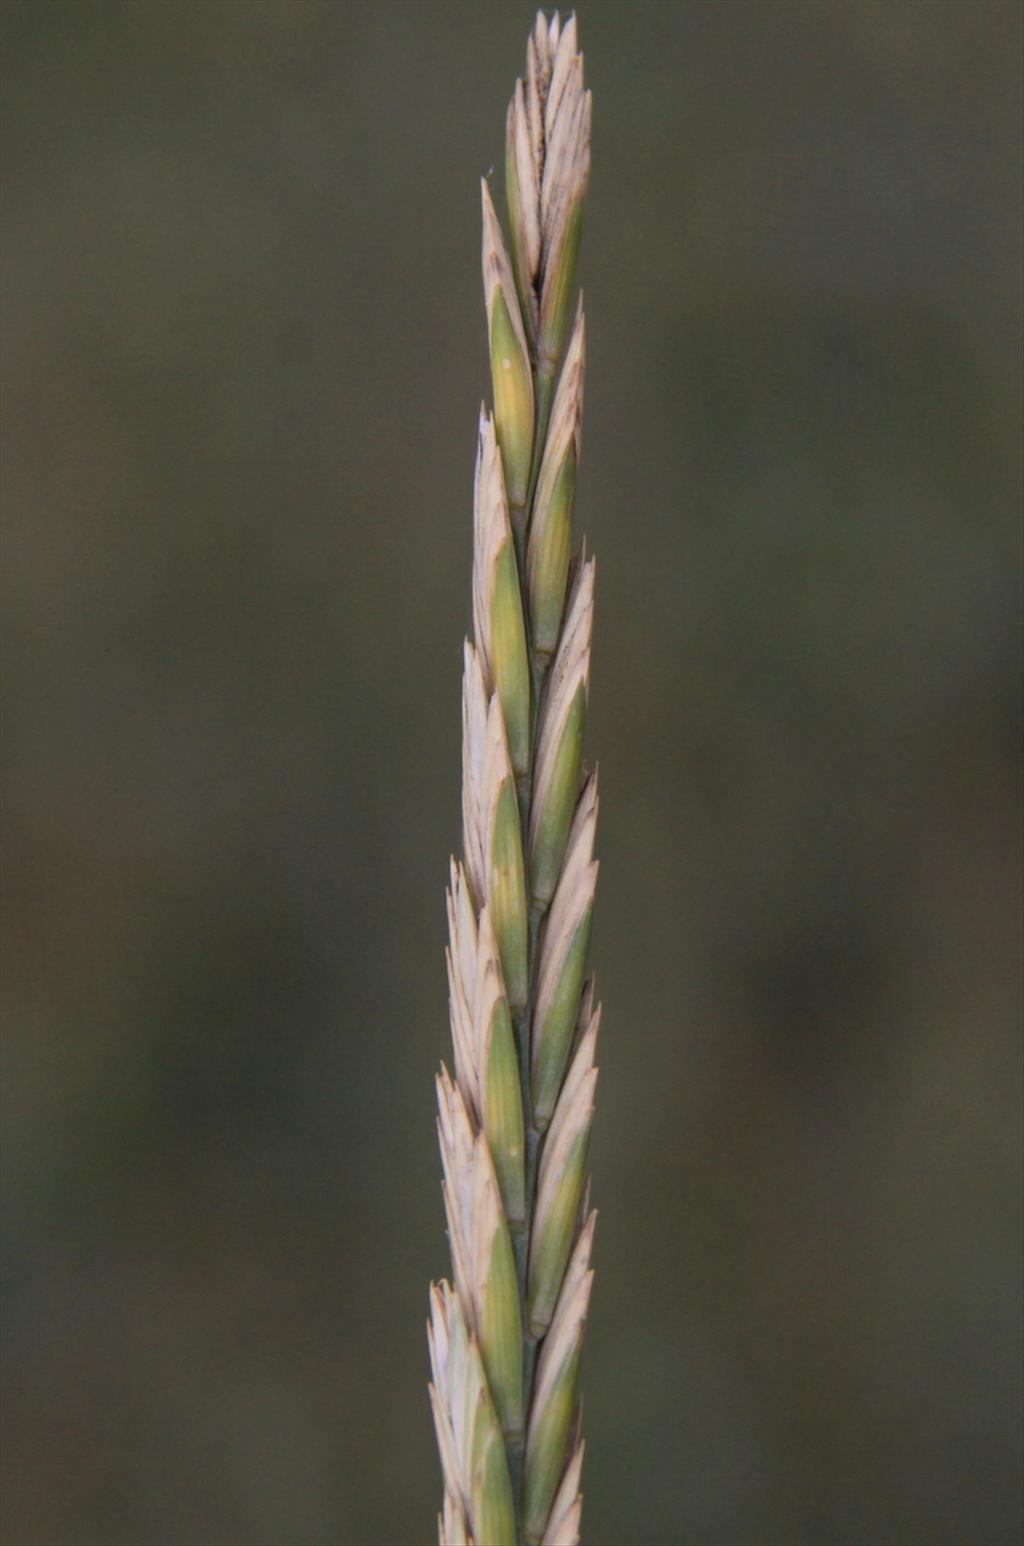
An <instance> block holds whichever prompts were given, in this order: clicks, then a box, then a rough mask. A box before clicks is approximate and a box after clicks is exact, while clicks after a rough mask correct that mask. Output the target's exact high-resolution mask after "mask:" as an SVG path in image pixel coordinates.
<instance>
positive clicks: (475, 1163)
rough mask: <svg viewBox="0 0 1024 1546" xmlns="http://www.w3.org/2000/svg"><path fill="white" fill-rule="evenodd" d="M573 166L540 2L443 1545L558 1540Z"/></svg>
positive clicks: (495, 472) (475, 645)
mask: <svg viewBox="0 0 1024 1546" xmlns="http://www.w3.org/2000/svg"><path fill="white" fill-rule="evenodd" d="M589 170H590V94H589V92H587V91H585V90H584V86H583V60H582V56H581V55H580V54H579V52H578V50H577V46H576V23H575V19H574V18H570V19H569V20H568V21H567V22H566V23H565V24H564V25H563V24H562V23H561V22H560V20H559V18H558V16H557V15H556V16H555V17H554V18H553V19H552V20H550V21H548V20H546V19H545V17H544V16H543V15H538V17H537V21H536V25H535V27H534V29H533V32H532V34H531V36H530V39H529V42H528V46H527V65H526V75H525V79H524V80H521V81H519V82H517V84H516V88H515V94H514V96H513V99H512V103H511V105H510V107H509V113H508V120H507V143H506V196H507V206H508V212H509V220H510V226H511V232H510V241H509V242H508V243H506V240H505V237H504V234H503V232H502V229H501V224H500V222H499V219H498V216H497V213H496V211H495V208H494V202H493V200H492V198H491V193H490V189H489V187H488V185H487V184H486V182H485V183H484V184H483V188H482V210H483V247H482V259H483V285H484V304H485V311H486V317H487V336H488V345H489V352H490V362H491V384H492V390H493V396H494V408H493V413H489V412H488V410H487V408H486V407H484V408H483V409H482V411H481V414H480V420H479V426H478V438H477V456H476V470H475V476H474V483H473V639H472V641H470V640H467V641H466V644H465V647H464V651H463V682H462V859H461V861H460V860H455V859H453V860H452V863H451V869H450V876H449V886H448V895H447V914H448V949H447V971H448V1003H449V1015H450V1020H451V1032H452V1045H453V1053H454V1073H455V1077H454V1079H453V1078H452V1076H451V1075H450V1074H449V1073H448V1071H447V1069H445V1068H442V1069H441V1072H440V1075H439V1076H438V1079H437V1097H438V1136H439V1140H440V1147H441V1159H442V1167H443V1171H444V1182H443V1195H444V1205H445V1213H446V1217H447V1223H448V1236H449V1244H450V1248H451V1257H452V1275H453V1279H454V1286H450V1285H449V1284H447V1283H443V1282H442V1283H440V1284H437V1285H435V1286H434V1287H433V1288H432V1289H431V1299H430V1323H429V1342H430V1359H431V1369H432V1373H433V1380H432V1384H431V1387H430V1394H431V1402H432V1406H433V1411H434V1423H435V1427H436V1430H437V1441H438V1448H439V1450H440V1455H441V1467H442V1472H443V1478H444V1496H443V1500H442V1506H441V1513H440V1516H439V1519H438V1533H439V1539H440V1542H441V1546H576V1543H577V1542H578V1540H579V1531H580V1514H581V1509H582V1498H581V1494H580V1479H581V1473H582V1464H583V1444H582V1441H581V1439H580V1434H579V1428H580V1409H579V1401H578V1395H577V1385H578V1377H579V1361H580V1351H581V1346H582V1341H583V1332H584V1328H585V1324H586V1317H587V1308H588V1305H589V1300H590V1293H591V1287H592V1283H593V1271H592V1269H591V1266H590V1259H591V1251H592V1246H593V1235H594V1220H595V1215H594V1214H593V1213H592V1212H590V1211H589V1183H588V1180H587V1154H588V1147H589V1139H590V1128H591V1123H592V1120H593V1113H594V1091H595V1086H596V1081H597V1069H596V1066H595V1063H594V1057H595V1049H596V1043H597V1034H598V1027H599V1024H600V1009H599V1008H598V1007H597V1006H596V1004H595V1002H594V989H593V982H592V981H591V982H590V983H587V984H585V983H584V976H585V972H586V960H587V951H588V945H589V937H590V923H591V916H592V912H593V902H594V893H595V887H596V884H597V868H598V867H597V863H596V861H595V859H594V834H595V827H596V821H597V780H596V776H595V775H593V774H591V775H590V776H589V777H585V776H584V772H583V763H582V748H583V735H584V729H585V721H586V710H587V698H588V692H589V686H590V655H591V635H592V630H593V614H594V561H593V559H587V558H586V555H585V553H582V554H581V555H580V556H579V557H578V558H577V559H576V560H575V561H574V560H573V558H572V549H573V536H572V518H573V506H574V502H575V492H576V479H577V475H578V471H579V462H580V453H581V425H582V412H583V373H584V364H585V323H584V318H583V309H582V302H581V303H580V304H579V305H578V306H577V309H576V316H575V322H574V325H573V327H572V331H571V337H568V338H567V333H568V327H567V324H568V320H569V317H570V315H571V307H572V298H573V294H574V290H575V273H576V256H577V250H578V246H579V231H580V220H581V214H582V206H583V198H584V194H585V192H586V186H587V179H588V176H589ZM563 355H564V358H563ZM556 379H557V388H556V387H555V382H556Z"/></svg>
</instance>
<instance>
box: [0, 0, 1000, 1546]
mask: <svg viewBox="0 0 1024 1546" xmlns="http://www.w3.org/2000/svg"><path fill="white" fill-rule="evenodd" d="M1021 16H1022V11H1021V8H1020V6H1018V5H1016V4H1003V3H988V0H977V3H956V0H945V3H937V4H931V3H887V4H876V3H871V0H862V3H857V0H854V3H842V4H834V3H810V4H796V3H770V0H752V3H721V4H690V3H666V0H658V3H654V4H647V3H645V4H637V3H633V4H612V3H607V0H590V3H587V4H585V5H583V4H581V16H580V22H581V28H582V37H583V43H584V47H585V50H586V55H587V69H588V75H589V78H590V81H591V83H592V85H593V89H594V102H595V108H594V120H595V134H594V175H593V183H592V196H591V199H590V203H589V213H588V226H587V234H586V239H585V243H584V252H583V260H582V263H583V275H584V280H585V286H586V293H587V302H588V314H589V325H590V337H589V374H588V387H587V404H586V425H585V433H584V464H583V470H582V480H581V488H580V495H579V502H578V517H579V521H580V525H581V529H582V530H585V531H586V533H587V536H588V541H589V543H590V545H591V546H592V548H593V549H594V550H595V551H596V553H597V554H598V620H597V641H596V651H595V663H594V673H593V686H592V715H591V723H590V728H589V746H590V748H591V753H592V755H593V756H594V757H597V758H599V759H600V763H601V777H602V789H603V811H602V821H601V832H600V852H601V856H602V860H603V864H602V878H601V890H600V905H599V922H598V924H597V927H596V931H595V939H594V951H593V953H594V958H595V962H596V964H597V966H598V971H599V982H600V987H601V991H602V996H603V998H604V1000H605V1006H606V1017H605V1029H604V1032H603V1047H602V1055H601V1064H602V1075H601V1082H600V1086H599V1113H598V1120H597V1127H596V1134H595V1141H594V1150H593V1159H594V1170H595V1195H596V1199H597V1202H598V1204H599V1206H600V1209H601V1219H600V1224H599V1232H598V1244H597V1265H598V1269H599V1270H598V1280H597V1291H596V1297H595V1304H594V1312H593V1322H592V1331H591V1335H590V1339H589V1343H588V1351H587V1357H586V1361H585V1367H584V1384H585V1392H586V1395H585V1417H586V1428H587V1434H588V1440H589V1447H588V1459H587V1465H586V1472H585V1491H586V1512H585V1520H586V1539H587V1542H588V1546H613V1543H628V1546H648V1543H693V1546H704V1543H721V1546H747V1543H749V1546H765V1543H781V1546H788V1543H805V1542H806V1543H808V1546H811V1543H813V1546H822V1543H832V1542H835V1543H852V1546H857V1543H872V1546H874V1543H890V1542H900V1543H903V1542H913V1543H920V1546H940V1543H952V1546H965V1543H978V1546H996V1543H1001V1542H1010V1541H1014V1540H1016V1539H1018V1538H1019V1529H1020V1522H1019V1521H1020V1467H1019V1445H1020V1437H1021V1435H1020V1415H1019V1414H1020V1405H1019V1402H1020V1376H1021V1362H1020V1335H1019V1333H1020V1305H1021V1300H1020V1254H1019V1253H1020V1228H1019V1222H1020V1218H1019V1188H1020V1147H1019V1142H1020V1130H1019V1108H1020V1074H1021V1059H1020V1024H1019V1007H1020V1006H1019V968H1020V958H1019V956H1020V951H1019V927H1020V884H1019V883H1020V868H1019V860H1020V804H1019V795H1018V788H1019V785H1018V778H1019V750H1020V632H1019V619H1020V606H1019V601H1020V598H1019V567H1018V566H1019V557H1020V552H1019V537H1020V533H1019V523H1020V493H1021V483H1020V475H1021V467H1020V449H1019V439H1020V406H1021V404H1020V294H1019V280H1020V271H1021V255H1020V242H1021V235H1020V231H1021V227H1020V214H1021V199H1020V193H1021V181H1020V179H1021V165H1020V150H1019V131H1020V63H1019V59H1020V45H1021ZM531 20H532V8H531V6H530V5H528V4H519V3H502V4H495V3H490V4H485V3H475V4H468V3H451V4H449V3H424V0H417V3H414V4H410V3H396V0H385V3H379V4H362V3H359V4H347V3H339V4H333V3H316V0H310V3H307V0H289V3H269V4H264V3H256V0H199V3H194V0H131V3H128V4H111V3H106V0H83V3H78V4H65V3H54V0H45V3H32V4H13V5H8V6H7V7H6V10H5V59H6V66H5V68H6V91H5V113H6V126H5V127H6V161H5V173H6V200H5V259H6V280H5V282H6V297H5V308H4V322H5V379H4V384H5V391H6V404H5V407H6V452H5V468H4V495H5V509H6V521H5V537H6V562H5V582H6V652H5V653H6V673H5V685H6V746H5V750H6V816H7V844H6V865H5V870H6V899H7V916H8V929H7V948H6V969H5V989H6V997H7V1007H6V1025H7V1033H6V1052H7V1080H6V1102H7V1104H6V1117H5V1130H4V1138H5V1144H6V1162H5V1196H6V1208H7V1222H6V1252H5V1259H6V1275H7V1283H6V1299H5V1331H6V1339H7V1351H6V1379H5V1388H4V1394H3V1408H4V1420H5V1437H4V1464H5V1483H6V1486H5V1494H4V1504H3V1509H4V1537H3V1538H4V1541H5V1542H6V1543H8V1546H42V1543H47V1546H49V1543H54V1546H86V1543H97V1546H121V1543H124V1546H193V1543H210V1546H235V1543H238V1546H256V1543H267V1546H335V1543H354V1546H359V1543H371V1546H378V1543H404V1546H421V1543H426V1542H428V1541H430V1540H431V1539H432V1538H433V1531H434V1524H433V1517H434V1513H435V1510H436V1507H437V1504H438V1500H439V1478H438V1471H437V1463H436V1458H435V1454H434V1448H433V1436H432V1432H431V1427H430V1419H429V1413H428V1406H427V1399H426V1393H425V1382H426V1352H425V1342H424V1328H423V1323H424V1318H425V1312H426V1288H427V1282H428V1280H429V1278H430V1277H431V1276H432V1275H436V1274H439V1273H441V1272H442V1271H444V1270H445V1263H446V1247H445V1240H444V1232H443V1220H442V1210H441V1202H440V1193H439V1184H438V1182H439V1163H438V1159H437V1154H436V1145H435V1138H434V1126H433V1109H432V1108H433V1088H432V1078H433V1074H434V1070H435V1068H436V1066H437V1063H438V1060H439V1059H440V1058H441V1057H442V1056H444V1055H445V1050H446V1047H447V1040H448V1033H447V1027H446V1008H445V998H446V990H445V981H444V971H443V964H442V950H443V928H444V909H443V900H442V893H443V884H444V880H445V875H446V868H447V860H448V854H449V850H450V847H451V846H452V845H453V844H454V843H455V842H456V840H457V833H458V811H459V801H458V777H459V744H458V738H459V671H460V646H461V641H462V637H463V632H464V630H465V629H466V628H467V626H468V624H469V616H470V611H469V537H470V488H471V473H472V459H473V454H474V445H475V422H476V414H477V408H478V403H479V399H480V396H481V394H482V393H483V392H484V391H485V390H486V388H487V370H486V360H485V353H484V343H483V325H482V307H481V301H480V277H479V250H478V220H479V209H478V197H479V195H478V184H477V179H478V177H479V176H480V175H481V174H482V173H485V172H487V171H488V169H489V168H491V167H492V166H493V165H494V164H495V163H498V164H500V161H501V157H502V153H503V150H502V137H503V126H504V113H505V104H506V102H507V99H508V95H509V92H510V89H511V85H512V82H513V79H514V76H515V74H516V72H517V70H518V69H520V68H521V62H522V57H523V50H524V43H525V35H526V32H527V30H528V28H529V26H530V24H531Z"/></svg>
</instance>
